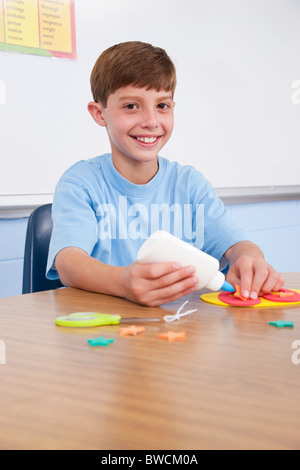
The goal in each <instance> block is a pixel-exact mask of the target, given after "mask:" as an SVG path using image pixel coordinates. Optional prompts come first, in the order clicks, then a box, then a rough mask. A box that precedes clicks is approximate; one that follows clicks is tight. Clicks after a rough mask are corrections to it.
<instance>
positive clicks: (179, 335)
mask: <svg viewBox="0 0 300 470" xmlns="http://www.w3.org/2000/svg"><path fill="white" fill-rule="evenodd" d="M158 337H159V338H161V339H167V340H168V341H178V340H185V339H186V333H185V331H179V332H177V331H168V333H161V334H160V335H158Z"/></svg>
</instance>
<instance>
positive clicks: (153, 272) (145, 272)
mask: <svg viewBox="0 0 300 470" xmlns="http://www.w3.org/2000/svg"><path fill="white" fill-rule="evenodd" d="M138 264H139V266H140V269H141V271H142V276H143V277H144V278H145V279H157V278H160V277H162V276H165V275H166V274H170V273H173V272H174V271H177V270H178V269H180V268H181V265H180V264H179V263H176V262H167V263H152V264H142V263H138Z"/></svg>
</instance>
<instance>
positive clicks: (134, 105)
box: [124, 103, 137, 109]
mask: <svg viewBox="0 0 300 470" xmlns="http://www.w3.org/2000/svg"><path fill="white" fill-rule="evenodd" d="M124 108H125V109H136V108H137V105H136V104H134V103H129V104H126V106H124Z"/></svg>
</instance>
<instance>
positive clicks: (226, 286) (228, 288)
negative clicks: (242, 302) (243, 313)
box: [221, 281, 235, 292]
mask: <svg viewBox="0 0 300 470" xmlns="http://www.w3.org/2000/svg"><path fill="white" fill-rule="evenodd" d="M221 289H223V290H225V291H226V292H235V288H234V287H233V285H232V284H230V282H227V281H224V283H223V285H222V287H221Z"/></svg>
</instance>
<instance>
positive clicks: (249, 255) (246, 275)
mask: <svg viewBox="0 0 300 470" xmlns="http://www.w3.org/2000/svg"><path fill="white" fill-rule="evenodd" d="M225 257H226V258H227V259H228V260H229V263H230V268H229V270H228V273H227V275H226V280H227V281H228V282H230V283H231V284H232V285H233V286H234V285H235V284H239V285H240V288H241V294H242V295H243V296H244V297H246V298H247V299H248V298H250V299H257V297H258V296H259V295H263V294H267V293H269V292H271V291H278V290H280V289H281V288H282V286H283V285H284V283H285V279H284V278H283V277H282V276H281V275H280V274H279V273H278V272H277V271H275V269H274V268H273V267H272V266H270V265H269V264H268V263H267V262H266V261H265V259H264V256H263V254H262V252H261V250H260V249H259V248H258V246H256V245H255V244H254V243H251V242H248V241H243V242H239V243H237V244H235V245H233V246H232V247H231V248H229V250H227V251H226V253H225Z"/></svg>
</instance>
